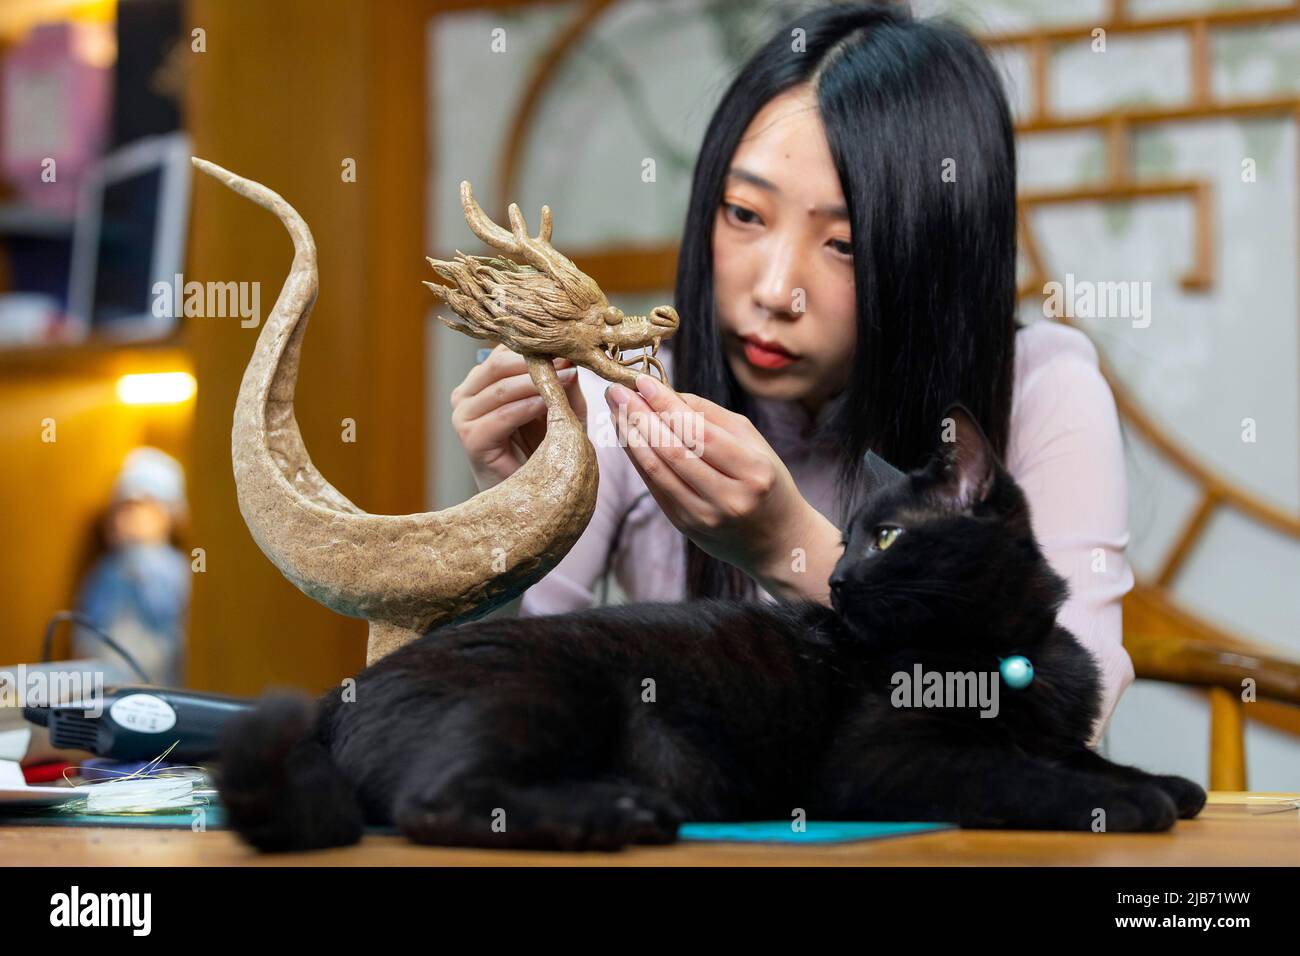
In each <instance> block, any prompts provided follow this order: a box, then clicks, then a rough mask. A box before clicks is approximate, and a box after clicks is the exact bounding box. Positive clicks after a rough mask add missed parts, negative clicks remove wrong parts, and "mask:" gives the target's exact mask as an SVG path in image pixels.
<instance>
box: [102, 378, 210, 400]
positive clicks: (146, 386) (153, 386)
mask: <svg viewBox="0 0 1300 956" xmlns="http://www.w3.org/2000/svg"><path fill="white" fill-rule="evenodd" d="M197 390H198V383H197V382H196V381H194V376H193V375H191V374H190V373H189V372H150V373H147V374H141V375H123V376H122V377H121V378H119V379H118V380H117V399H118V401H120V402H121V403H122V404H124V405H175V404H177V403H179V402H187V401H189V400H190V399H191V398H193V397H194V393H195V392H196V391H197Z"/></svg>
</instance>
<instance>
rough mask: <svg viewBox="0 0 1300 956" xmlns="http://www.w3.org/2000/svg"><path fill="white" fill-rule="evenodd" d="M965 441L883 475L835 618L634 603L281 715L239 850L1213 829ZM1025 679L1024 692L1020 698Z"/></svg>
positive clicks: (232, 728) (846, 557)
mask: <svg viewBox="0 0 1300 956" xmlns="http://www.w3.org/2000/svg"><path fill="white" fill-rule="evenodd" d="M945 424H946V425H947V426H948V429H949V431H950V432H951V434H950V435H948V436H944V435H941V436H940V438H941V440H940V442H939V443H938V445H937V448H936V454H935V455H934V456H933V457H932V459H931V461H930V463H929V464H928V465H927V466H926V467H925V468H922V469H918V470H917V471H915V472H913V473H911V474H903V473H901V472H898V471H896V470H894V469H893V468H891V467H890V466H888V465H887V464H885V463H884V462H883V461H881V460H880V459H878V458H875V457H874V456H871V459H870V461H871V469H870V470H871V473H872V477H873V479H874V481H873V483H872V488H871V491H870V494H869V495H868V497H867V499H866V501H865V503H864V504H863V506H862V508H861V509H860V510H859V512H858V513H857V515H856V516H855V518H854V520H853V522H852V525H851V527H850V529H849V532H848V540H847V542H846V549H845V552H844V554H843V556H842V557H841V559H840V561H839V563H838V564H837V566H836V568H835V572H834V574H833V576H832V578H831V582H830V583H831V596H832V605H833V607H825V606H823V605H821V604H817V603H814V602H811V601H809V602H792V603H779V604H775V605H773V604H763V603H756V602H738V601H719V600H712V601H697V602H687V603H679V604H632V605H622V606H613V607H601V608H593V609H590V610H586V611H580V612H575V613H571V614H563V615H557V616H552V617H543V618H524V619H520V618H494V619H489V620H482V621H477V622H473V623H469V624H462V625H458V626H454V627H450V628H445V629H443V630H439V631H436V632H433V633H430V634H429V635H427V636H425V637H423V638H421V639H420V640H418V641H415V642H413V643H411V644H408V645H407V646H405V647H403V648H401V649H400V650H397V651H395V652H393V653H392V654H390V655H389V656H387V657H385V658H384V659H382V660H380V661H378V662H376V663H375V664H374V665H372V666H370V667H367V668H366V669H365V670H363V671H362V672H361V673H360V674H358V675H357V677H356V684H355V688H354V690H353V691H350V692H349V691H348V690H347V689H344V690H331V691H328V692H327V693H325V694H324V695H322V696H321V697H320V698H319V700H318V701H316V702H315V703H314V704H313V702H312V701H311V700H309V699H308V698H306V697H302V696H282V695H270V696H268V697H267V698H266V699H265V700H264V702H263V703H262V704H261V705H260V707H259V708H258V710H257V711H255V712H253V713H250V714H247V715H244V716H242V717H241V718H239V719H237V720H236V721H235V722H233V723H232V724H231V725H229V726H228V728H227V733H226V734H225V737H224V742H223V761H222V766H221V771H220V773H219V781H218V787H219V791H220V795H221V799H222V802H223V803H224V805H225V806H226V808H227V811H228V813H229V817H230V820H231V824H232V825H233V827H234V828H235V829H236V830H237V831H238V833H239V834H240V835H241V836H242V837H243V838H244V839H245V840H247V841H248V842H249V843H251V844H252V845H254V846H256V847H258V848H260V849H263V850H293V849H308V848H313V847H327V846H338V845H343V844H349V843H353V842H355V841H357V840H358V839H359V838H360V837H361V833H362V827H363V824H365V823H376V824H393V825H396V826H397V827H398V828H399V829H400V830H401V831H402V832H403V833H405V834H406V835H407V836H408V837H409V838H410V839H412V840H414V841H416V842H419V843H428V844H443V845H463V846H481V847H532V848H544V849H566V850H578V849H590V848H601V849H615V848H618V847H620V846H623V845H625V844H628V843H667V842H672V841H673V840H674V839H675V838H676V832H677V827H678V824H679V823H681V822H683V821H688V820H691V821H722V820H758V819H767V820H774V819H777V820H779V819H785V820H788V819H792V816H793V815H795V814H797V813H798V812H799V811H802V812H803V813H805V814H806V815H807V818H809V819H841V820H936V821H950V822H954V823H958V824H960V825H962V826H965V827H1006V828H1026V829H1029V828H1045V829H1067V830H1086V829H1102V828H1104V829H1106V830H1112V831H1121V830H1164V829H1167V828H1168V827H1170V826H1172V825H1173V823H1174V820H1175V818H1176V817H1177V816H1184V817H1192V816H1195V815H1196V814H1197V813H1198V812H1199V811H1200V809H1201V807H1202V806H1203V805H1204V802H1205V792H1204V791H1203V790H1202V789H1201V788H1200V787H1199V786H1197V785H1196V784H1195V783H1193V782H1191V781H1189V780H1185V779H1183V778H1181V777H1170V776H1153V775H1151V774H1147V773H1144V772H1143V771H1141V770H1137V769H1134V768H1130V767H1121V766H1118V765H1116V764H1113V763H1111V762H1109V761H1107V760H1106V759H1104V758H1103V757H1101V756H1099V755H1098V754H1096V753H1095V752H1093V751H1091V750H1089V749H1087V747H1086V746H1085V742H1086V741H1087V739H1088V737H1089V735H1090V732H1091V727H1092V723H1093V720H1094V719H1095V717H1096V714H1097V710H1098V701H1099V687H1100V683H1099V676H1098V670H1097V667H1096V665H1095V664H1094V662H1093V660H1092V658H1091V656H1090V655H1089V654H1088V652H1087V651H1086V650H1085V649H1084V648H1083V647H1082V646H1081V645H1080V644H1079V643H1078V642H1077V641H1076V640H1075V639H1074V638H1073V637H1072V636H1071V635H1070V634H1069V633H1068V632H1067V631H1065V630H1064V629H1062V628H1061V627H1059V626H1057V624H1056V611H1057V608H1058V607H1059V606H1060V604H1061V603H1062V601H1063V600H1064V599H1065V596H1066V593H1067V591H1066V584H1065V581H1064V580H1062V579H1061V578H1060V577H1059V576H1058V575H1057V574H1056V573H1054V572H1053V570H1052V569H1051V567H1050V566H1049V564H1048V562H1047V560H1046V559H1045V558H1044V556H1043V554H1042V552H1041V550H1040V549H1039V547H1038V544H1037V542H1036V541H1035V540H1034V537H1033V534H1032V531H1031V528H1030V521H1029V511H1028V506H1027V504H1026V501H1025V498H1024V495H1023V493H1022V492H1021V490H1020V489H1019V487H1017V485H1016V484H1015V482H1014V480H1013V479H1012V478H1011V476H1010V475H1008V474H1007V473H1006V471H1005V470H1004V469H1003V468H1002V466H1001V465H1000V463H999V462H998V461H997V460H996V456H995V455H994V454H993V451H992V449H991V447H990V446H989V444H988V442H987V440H986V438H985V436H984V434H983V433H982V432H981V431H980V429H979V426H978V425H977V424H976V423H975V422H974V420H973V419H972V418H971V416H970V414H969V413H968V412H967V411H966V409H965V408H963V407H962V406H960V405H954V406H953V407H952V408H951V409H949V411H948V413H947V415H946V416H945ZM944 437H948V438H950V439H951V440H950V441H943V440H942V439H943V438H944ZM1016 657H1023V658H1027V659H1028V662H1029V664H1030V665H1032V680H1031V681H1030V682H1029V683H1028V685H1027V686H1024V687H1023V688H1022V689H1019V690H1016V689H1012V686H1011V683H1013V682H1016V678H1015V675H1011V674H1009V675H1008V677H1007V679H1006V682H1004V681H1002V680H1001V679H999V677H998V669H999V662H1000V660H1001V659H1003V658H1016ZM1012 663H1017V661H1014V660H1013V661H1012ZM1019 663H1021V664H1023V663H1024V662H1023V661H1021V662H1019ZM935 675H937V678H936V677H935ZM962 675H967V677H968V679H969V681H968V683H966V684H965V685H960V681H959V678H960V677H961V676H962ZM917 679H919V680H918V685H920V686H913V687H911V688H910V689H909V688H908V684H909V683H910V682H911V681H913V680H917ZM936 679H938V680H940V681H943V682H944V686H945V687H947V692H946V693H939V692H938V691H937V690H935V684H934V681H935V680H936ZM960 686H965V687H966V688H967V689H968V690H971V691H972V692H973V691H974V690H975V689H976V688H981V689H983V690H984V691H985V693H984V696H983V697H982V698H981V697H978V695H977V694H974V693H972V695H971V698H972V699H967V700H961V699H960V698H959V697H957V696H955V695H956V694H957V692H958V690H959V688H960ZM926 687H928V688H929V689H930V691H932V693H931V694H930V696H929V697H928V698H927V697H926V696H925V694H923V693H922V691H923V690H924V689H925V688H926ZM927 704H929V705H930V706H927ZM936 704H937V706H936ZM976 704H978V706H973V705H976ZM918 705H919V706H918Z"/></svg>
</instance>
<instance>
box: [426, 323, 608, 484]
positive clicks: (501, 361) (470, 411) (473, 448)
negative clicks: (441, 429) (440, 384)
mask: <svg viewBox="0 0 1300 956" xmlns="http://www.w3.org/2000/svg"><path fill="white" fill-rule="evenodd" d="M554 363H555V367H556V368H557V369H559V370H560V371H559V373H558V374H559V379H560V384H561V385H563V386H564V390H565V393H566V394H567V395H568V397H569V404H570V405H571V406H572V407H573V411H574V413H575V414H576V415H577V416H578V420H579V421H581V422H582V423H583V424H584V425H585V424H586V421H587V402H586V400H585V399H584V398H583V395H582V389H581V388H579V387H578V370H577V368H575V367H574V366H573V365H571V364H570V363H569V361H568V360H567V359H554ZM451 409H452V411H451V423H452V425H453V426H454V427H455V429H456V437H457V438H459V439H460V443H461V445H462V446H463V447H464V449H465V454H466V456H467V457H468V458H469V467H470V471H471V472H473V474H474V483H475V484H476V485H478V489H479V491H486V490H487V489H488V488H491V487H492V486H493V485H496V484H499V483H501V482H502V481H505V480H506V479H507V478H509V477H510V476H511V475H513V474H514V473H515V472H516V471H518V470H519V467H520V466H521V465H522V464H523V463H524V462H525V461H527V460H528V459H529V457H531V456H532V454H533V452H534V451H536V450H537V446H538V445H540V444H541V443H542V439H543V438H545V437H546V401H545V399H543V398H542V396H541V393H539V392H538V391H537V386H536V385H534V384H533V379H532V376H530V375H529V374H528V366H527V364H526V363H525V362H524V357H523V356H522V355H520V354H519V353H517V352H514V351H512V350H511V349H509V348H507V347H506V346H504V345H498V346H497V347H496V348H494V349H493V350H492V353H491V354H490V355H489V356H488V357H487V358H486V359H484V360H483V361H482V362H479V363H478V364H477V365H475V366H474V367H473V368H472V369H470V370H469V374H468V375H466V376H465V380H464V381H463V382H461V383H460V384H459V385H457V386H456V387H455V388H454V389H452V391H451Z"/></svg>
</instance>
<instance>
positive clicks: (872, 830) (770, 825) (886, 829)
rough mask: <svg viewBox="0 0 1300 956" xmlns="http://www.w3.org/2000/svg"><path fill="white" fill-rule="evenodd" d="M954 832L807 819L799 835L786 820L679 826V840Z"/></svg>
mask: <svg viewBox="0 0 1300 956" xmlns="http://www.w3.org/2000/svg"><path fill="white" fill-rule="evenodd" d="M953 829H956V826H955V824H952V823H852V822H843V821H839V820H809V821H808V823H807V824H806V826H805V828H804V830H803V831H802V832H799V831H796V830H795V829H794V828H793V827H791V825H790V821H789V820H762V821H758V822H754V823H683V824H682V825H681V827H679V828H678V830H677V838H678V839H679V840H698V841H707V842H727V843H854V842H856V841H858V840H879V839H882V838H884V837H893V836H905V835H907V834H912V833H930V832H933V831H935V830H953Z"/></svg>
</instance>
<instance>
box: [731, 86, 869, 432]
mask: <svg viewBox="0 0 1300 956" xmlns="http://www.w3.org/2000/svg"><path fill="white" fill-rule="evenodd" d="M850 236H851V233H850V232H849V219H848V211H847V209H845V206H844V194H843V192H842V191H841V190H840V181H839V176H838V174H837V173H836V171H835V165H834V163H833V162H832V160H831V153H830V147H829V146H828V145H827V142H826V133H825V130H824V129H823V127H822V122H821V117H820V115H819V113H818V110H817V104H816V100H815V98H814V96H813V93H812V89H811V87H810V86H808V85H807V84H805V85H803V86H800V87H795V88H793V89H792V90H790V91H787V92H786V93H783V94H782V95H780V96H778V97H775V98H773V99H772V100H770V101H769V102H768V103H767V104H766V105H765V106H764V107H763V108H762V109H761V110H760V111H759V112H758V115H757V116H755V117H754V120H753V122H751V123H750V125H749V128H748V129H746V130H745V135H744V136H743V137H742V138H741V141H740V144H739V145H738V146H737V147H736V152H735V155H734V156H733V157H732V160H731V166H730V168H729V171H728V173H727V176H726V179H725V181H724V183H723V200H722V205H721V206H720V207H719V208H718V211H717V215H716V217H715V219H714V226H713V272H714V297H715V300H716V306H717V314H718V323H719V325H720V327H721V331H722V342H723V349H724V351H725V353H726V356H727V362H728V364H729V365H730V366H731V371H732V373H733V374H734V375H735V376H736V379H737V380H738V381H739V382H740V384H741V385H742V386H743V387H744V388H745V390H746V391H748V392H749V393H750V394H751V395H755V396H759V397H762V398H772V399H782V400H786V401H799V402H801V403H803V405H804V407H805V408H807V409H808V410H809V412H811V413H813V414H815V413H816V411H817V409H818V408H820V407H821V405H822V403H823V402H825V401H826V399H828V398H830V397H831V396H833V395H834V394H835V393H836V392H838V391H839V390H840V389H841V388H843V387H844V385H845V383H846V382H847V381H848V375H849V371H850V368H851V364H852V360H853V349H854V346H855V344H856V340H857V328H856V316H855V311H854V301H853V258H852V247H851V245H850V242H849V239H850ZM758 343H766V344H768V345H775V346H779V347H780V348H781V349H784V350H785V352H786V353H789V356H790V358H785V357H783V356H781V355H779V354H774V353H773V352H771V351H768V350H766V349H763V348H761V346H760V345H759V344H758Z"/></svg>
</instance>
